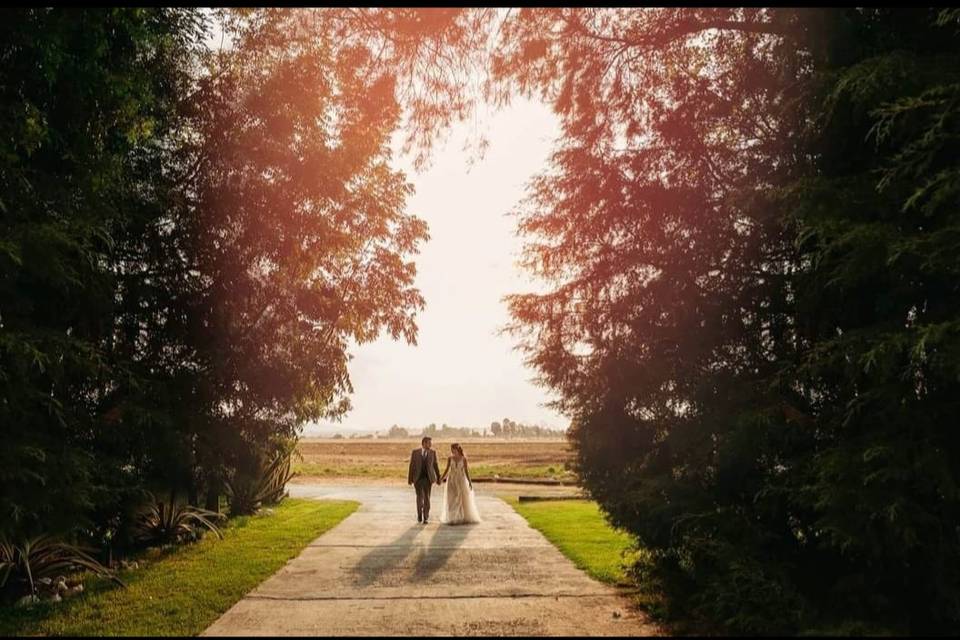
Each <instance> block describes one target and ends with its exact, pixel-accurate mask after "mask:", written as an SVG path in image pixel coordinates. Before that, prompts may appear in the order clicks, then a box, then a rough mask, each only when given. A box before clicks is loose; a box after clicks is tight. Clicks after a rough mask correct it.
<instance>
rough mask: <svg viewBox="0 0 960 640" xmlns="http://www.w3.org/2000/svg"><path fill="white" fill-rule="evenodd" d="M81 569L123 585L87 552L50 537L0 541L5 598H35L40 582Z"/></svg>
mask: <svg viewBox="0 0 960 640" xmlns="http://www.w3.org/2000/svg"><path fill="white" fill-rule="evenodd" d="M81 569H89V570H90V571H93V572H94V573H96V574H97V575H100V576H103V577H106V578H108V579H110V580H112V581H114V582H116V583H117V584H119V585H120V586H126V585H124V584H123V581H122V580H120V578H118V577H117V576H115V575H114V574H113V573H112V572H111V571H110V570H109V569H108V568H107V567H105V566H103V565H102V564H100V563H99V562H97V561H96V560H95V559H94V558H93V557H91V556H90V555H89V554H88V553H87V550H85V549H82V548H81V547H78V546H75V545H72V544H68V543H66V542H64V541H63V540H60V539H58V538H56V537H54V536H50V535H41V536H37V537H34V538H27V539H25V540H23V541H21V542H18V543H17V542H12V541H10V540H9V539H6V538H3V539H0V590H2V591H3V593H4V595H5V596H8V597H12V598H18V597H20V596H23V595H37V592H38V589H39V584H40V581H41V580H42V579H44V578H51V579H52V578H54V577H55V576H58V575H62V574H64V573H67V572H71V571H77V570H81Z"/></svg>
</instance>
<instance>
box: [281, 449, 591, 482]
mask: <svg viewBox="0 0 960 640" xmlns="http://www.w3.org/2000/svg"><path fill="white" fill-rule="evenodd" d="M452 442H453V441H452V440H451V441H447V440H444V439H435V440H434V442H433V447H434V449H435V450H436V451H437V453H438V459H439V461H440V471H441V472H442V471H443V466H444V464H445V461H446V457H447V456H448V455H449V452H450V444H451V443H452ZM459 443H460V445H461V446H462V447H463V450H464V453H465V454H466V456H467V459H468V460H469V462H470V470H471V475H472V476H473V477H474V478H488V477H494V476H497V475H499V476H500V477H502V478H559V479H570V478H571V477H572V475H571V473H570V472H569V471H568V470H567V468H566V464H567V462H568V461H569V460H570V458H571V455H572V454H571V452H570V449H569V444H568V443H567V442H566V441H565V440H504V439H494V438H484V439H464V440H460V441H459ZM419 445H420V441H419V439H410V440H360V439H354V440H350V439H343V440H332V439H304V440H302V441H301V442H300V445H299V447H298V452H299V454H300V457H299V459H298V460H297V461H296V462H295V465H294V468H295V470H296V471H297V472H299V473H300V475H301V476H302V477H321V478H330V479H334V478H336V479H340V480H350V479H363V480H365V481H369V480H384V481H393V480H396V481H398V482H401V483H406V476H407V464H408V462H409V460H410V451H411V450H412V449H414V448H416V447H418V446H419Z"/></svg>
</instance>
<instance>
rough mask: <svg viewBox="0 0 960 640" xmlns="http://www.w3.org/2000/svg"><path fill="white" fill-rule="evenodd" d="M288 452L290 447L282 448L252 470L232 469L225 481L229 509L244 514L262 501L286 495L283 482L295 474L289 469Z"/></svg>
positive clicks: (289, 453) (289, 456) (258, 507)
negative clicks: (234, 470)
mask: <svg viewBox="0 0 960 640" xmlns="http://www.w3.org/2000/svg"><path fill="white" fill-rule="evenodd" d="M292 456H293V449H292V447H290V448H284V449H282V450H281V451H278V452H277V454H276V455H275V456H274V457H273V459H272V460H270V462H269V463H267V464H265V465H263V464H258V465H256V467H255V468H254V469H253V470H252V472H243V471H240V470H238V471H237V472H235V473H234V475H233V477H232V478H229V479H228V480H227V483H226V489H227V498H228V500H229V502H230V513H232V514H235V515H248V514H251V513H256V512H257V511H258V510H259V509H260V507H261V506H263V505H270V504H277V503H279V502H280V501H281V500H283V499H284V498H285V497H286V496H287V492H286V485H287V482H289V481H290V478H292V477H293V476H294V475H295V474H294V472H293V471H292V470H291V459H292Z"/></svg>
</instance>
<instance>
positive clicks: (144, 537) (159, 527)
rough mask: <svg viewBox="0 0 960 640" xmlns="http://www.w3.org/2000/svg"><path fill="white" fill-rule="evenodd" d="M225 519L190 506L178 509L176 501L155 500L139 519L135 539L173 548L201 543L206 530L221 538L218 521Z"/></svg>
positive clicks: (211, 512) (217, 514) (181, 506)
mask: <svg viewBox="0 0 960 640" xmlns="http://www.w3.org/2000/svg"><path fill="white" fill-rule="evenodd" d="M221 519H223V515H222V514H219V513H216V512H213V511H207V510H206V509H200V508H198V507H194V506H190V505H178V504H176V502H175V501H173V500H170V501H169V502H161V501H159V500H156V499H154V500H153V502H152V504H151V505H150V506H149V508H148V509H147V510H146V511H145V512H143V513H141V514H140V516H139V518H138V519H137V526H136V535H137V539H138V540H140V541H141V542H146V543H147V544H151V545H164V544H174V543H181V542H189V541H194V540H197V539H199V537H200V535H201V533H202V531H203V529H207V530H209V531H212V532H213V533H215V534H216V535H217V537H219V538H222V537H223V534H221V533H220V527H219V526H217V522H216V521H218V520H221Z"/></svg>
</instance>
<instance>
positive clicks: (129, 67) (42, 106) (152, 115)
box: [0, 8, 202, 535]
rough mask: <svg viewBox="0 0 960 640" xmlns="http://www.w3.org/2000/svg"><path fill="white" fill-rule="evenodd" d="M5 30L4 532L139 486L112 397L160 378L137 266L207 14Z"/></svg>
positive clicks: (14, 16) (0, 273)
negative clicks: (147, 338)
mask: <svg viewBox="0 0 960 640" xmlns="http://www.w3.org/2000/svg"><path fill="white" fill-rule="evenodd" d="M0 23H2V24H0V32H2V44H0V57H2V59H3V60H4V63H3V65H2V69H0V110H2V117H0V130H2V135H0V138H2V142H0V145H2V153H0V438H2V440H3V446H2V447H0V485H2V487H3V490H2V492H0V528H2V529H4V530H5V531H6V532H10V531H14V532H17V533H20V534H21V535H26V534H27V533H29V532H34V533H36V532H37V531H39V530H48V529H53V530H62V529H67V528H70V527H72V526H74V525H76V524H77V523H78V522H80V521H81V519H82V516H83V515H85V514H89V511H90V508H91V507H93V506H95V505H99V504H102V503H103V502H104V501H105V500H106V501H108V500H109V499H110V496H111V494H112V493H113V492H114V491H116V490H117V489H119V488H120V487H123V486H126V485H128V484H130V483H131V482H135V478H132V477H130V476H134V475H136V472H135V471H134V472H131V471H130V470H129V463H131V462H135V461H136V460H135V458H134V457H133V455H134V454H133V452H132V451H131V450H130V448H129V447H128V446H125V445H126V444H129V442H130V441H131V440H135V436H134V435H132V431H133V430H132V429H130V428H128V425H127V424H118V423H117V417H118V414H117V412H116V402H115V393H116V390H117V389H118V388H119V387H123V386H126V387H131V386H138V385H149V384H150V382H149V380H150V378H151V375H152V374H151V372H150V371H149V368H147V369H144V368H141V367H140V366H139V364H138V362H137V355H136V353H137V351H138V349H139V348H140V347H141V345H142V341H143V339H144V336H143V335H142V334H140V333H139V332H137V331H136V329H135V328H134V327H133V325H132V324H131V323H130V322H129V319H130V318H131V317H132V316H136V317H137V318H138V319H139V321H141V322H146V318H147V317H148V316H149V314H150V311H149V310H140V309H138V308H137V304H138V300H137V298H138V296H140V295H141V292H142V291H144V290H150V289H151V288H152V283H151V279H150V276H149V274H147V273H145V272H143V271H141V270H140V269H138V268H137V267H136V264H137V261H138V255H141V256H142V255H143V253H144V252H147V251H149V250H150V249H151V248H153V245H152V244H151V242H150V237H151V233H155V232H156V231H157V229H158V228H159V227H160V226H161V225H162V218H163V215H164V210H165V207H166V206H167V197H168V194H169V191H168V190H169V188H170V186H171V185H170V184H169V183H168V182H167V181H166V179H165V176H164V174H163V173H162V172H161V171H158V166H160V165H162V164H163V163H164V162H165V159H166V156H167V149H166V147H165V143H166V141H167V140H168V136H169V135H170V134H171V132H172V131H173V130H174V129H175V128H176V123H177V113H176V108H177V102H178V94H179V92H180V91H182V90H183V89H184V79H185V78H186V77H187V71H188V68H187V67H188V65H189V64H190V62H191V60H192V51H193V50H194V48H195V46H196V44H197V42H198V41H199V39H200V37H201V35H202V21H201V19H200V17H199V15H198V14H197V12H195V11H179V10H165V9H137V10H120V9H118V10H111V11H98V10H81V11H60V10H54V9H43V8H36V9H5V10H4V11H3V14H2V20H0ZM140 453H142V451H140Z"/></svg>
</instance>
